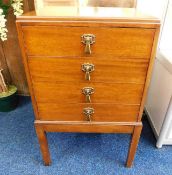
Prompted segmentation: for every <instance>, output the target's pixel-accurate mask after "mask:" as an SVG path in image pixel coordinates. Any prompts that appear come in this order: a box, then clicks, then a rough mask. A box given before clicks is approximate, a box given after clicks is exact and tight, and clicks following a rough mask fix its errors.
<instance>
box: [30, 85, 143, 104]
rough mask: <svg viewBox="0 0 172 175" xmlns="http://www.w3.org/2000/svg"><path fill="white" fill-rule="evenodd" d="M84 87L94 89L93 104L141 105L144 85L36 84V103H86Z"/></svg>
mask: <svg viewBox="0 0 172 175" xmlns="http://www.w3.org/2000/svg"><path fill="white" fill-rule="evenodd" d="M84 87H92V88H94V93H93V94H92V95H91V102H92V103H118V104H140V102H141V98H142V93H143V87H144V85H143V84H133V83H130V84H121V83H111V84H110V83H78V82H75V83H73V82H68V83H63V82H62V83H47V82H34V83H33V89H34V95H35V98H36V101H37V102H38V103H40V102H43V103H45V102H48V103H85V102H86V96H85V95H84V94H83V93H82V89H83V88H84Z"/></svg>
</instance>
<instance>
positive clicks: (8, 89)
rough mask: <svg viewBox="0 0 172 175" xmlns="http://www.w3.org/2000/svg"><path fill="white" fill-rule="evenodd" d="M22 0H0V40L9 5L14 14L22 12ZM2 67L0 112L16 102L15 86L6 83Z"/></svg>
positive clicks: (4, 29) (8, 109)
mask: <svg viewBox="0 0 172 175" xmlns="http://www.w3.org/2000/svg"><path fill="white" fill-rule="evenodd" d="M22 6H23V3H22V0H0V40H1V41H0V42H4V41H5V40H7V32H8V30H7V28H6V22H7V20H6V15H7V13H8V10H9V8H10V7H12V8H13V11H14V15H15V16H19V15H21V14H22V13H23V10H22ZM2 71H3V69H2V68H0V112H6V111H11V110H13V109H15V108H16V106H17V104H18V96H17V87H16V86H14V85H8V84H7V82H6V81H5V78H4V76H3V72H2Z"/></svg>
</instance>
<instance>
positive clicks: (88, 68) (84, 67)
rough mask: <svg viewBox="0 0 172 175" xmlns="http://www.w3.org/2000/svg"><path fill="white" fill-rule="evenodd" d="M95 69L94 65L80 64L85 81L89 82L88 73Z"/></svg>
mask: <svg viewBox="0 0 172 175" xmlns="http://www.w3.org/2000/svg"><path fill="white" fill-rule="evenodd" d="M94 69H95V67H94V64H90V63H84V64H82V71H83V72H85V79H86V80H88V81H90V79H91V76H90V73H91V72H93V71H94Z"/></svg>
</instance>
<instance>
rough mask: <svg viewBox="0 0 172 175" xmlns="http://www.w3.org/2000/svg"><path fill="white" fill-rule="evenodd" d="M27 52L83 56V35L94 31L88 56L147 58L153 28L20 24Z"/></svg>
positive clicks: (32, 53) (150, 46)
mask: <svg viewBox="0 0 172 175" xmlns="http://www.w3.org/2000/svg"><path fill="white" fill-rule="evenodd" d="M22 30H23V36H24V42H25V47H26V52H27V54H28V55H32V56H86V55H88V54H85V52H84V49H85V44H83V43H81V36H82V35H83V34H94V35H95V37H96V39H95V43H93V44H92V45H91V50H92V54H91V56H99V57H100V56H106V57H107V56H115V57H130V58H145V59H146V58H147V59H149V57H150V53H151V48H152V43H153V38H154V33H155V30H154V29H144V28H100V27H56V26H51V27H48V26H24V27H22Z"/></svg>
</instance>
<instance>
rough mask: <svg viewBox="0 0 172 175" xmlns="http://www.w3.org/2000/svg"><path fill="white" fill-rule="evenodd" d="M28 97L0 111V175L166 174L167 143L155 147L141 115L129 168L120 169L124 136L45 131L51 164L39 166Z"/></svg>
mask: <svg viewBox="0 0 172 175" xmlns="http://www.w3.org/2000/svg"><path fill="white" fill-rule="evenodd" d="M33 121H34V115H33V110H32V105H31V101H30V98H29V97H21V98H20V104H19V107H18V108H17V109H16V110H14V111H12V112H9V113H0V133H1V135H0V175H172V147H171V146H163V148H162V149H157V148H156V147H155V143H156V140H155V138H154V135H153V133H152V130H151V128H150V126H149V124H148V122H147V120H146V119H144V121H143V122H144V127H143V131H142V135H141V139H140V143H139V147H138V150H137V154H136V157H135V162H134V166H133V168H131V169H128V168H125V166H124V164H125V160H126V157H127V151H128V146H129V140H130V135H126V134H81V133H48V141H49V147H50V152H51V157H52V165H51V166H49V167H45V166H43V164H42V158H41V155H40V151H39V145H38V141H37V137H36V134H35V130H34V127H33Z"/></svg>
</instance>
